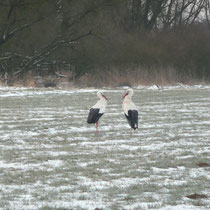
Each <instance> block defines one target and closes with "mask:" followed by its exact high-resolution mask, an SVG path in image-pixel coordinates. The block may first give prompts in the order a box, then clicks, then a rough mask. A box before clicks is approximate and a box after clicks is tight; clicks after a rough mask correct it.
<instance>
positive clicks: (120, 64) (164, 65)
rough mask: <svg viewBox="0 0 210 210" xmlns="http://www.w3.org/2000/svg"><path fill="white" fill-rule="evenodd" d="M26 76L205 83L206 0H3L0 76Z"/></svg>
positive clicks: (209, 71)
mask: <svg viewBox="0 0 210 210" xmlns="http://www.w3.org/2000/svg"><path fill="white" fill-rule="evenodd" d="M28 75H31V76H32V77H35V78H41V77H49V76H51V77H52V78H55V77H57V78H66V79H67V80H68V82H71V81H78V82H79V81H80V82H84V81H86V83H85V85H89V86H91V85H95V86H97V85H98V83H101V84H102V85H111V84H119V83H121V84H122V83H126V82H129V83H145V84H146V83H160V84H162V83H173V82H183V83H186V82H190V81H191V82H196V81H199V82H209V81H210V3H209V0H0V78H1V80H5V81H6V83H7V84H11V85H12V84H14V82H15V81H17V80H21V79H22V80H23V81H26V80H27V79H28V78H29V76H28ZM53 80H55V79H53ZM48 83H49V81H48ZM49 86H50V85H49Z"/></svg>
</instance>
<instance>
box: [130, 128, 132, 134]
mask: <svg viewBox="0 0 210 210" xmlns="http://www.w3.org/2000/svg"><path fill="white" fill-rule="evenodd" d="M130 136H132V128H131V129H130Z"/></svg>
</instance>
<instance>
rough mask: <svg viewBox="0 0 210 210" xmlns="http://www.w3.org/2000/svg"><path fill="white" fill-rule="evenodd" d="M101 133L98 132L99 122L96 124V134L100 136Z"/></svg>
mask: <svg viewBox="0 0 210 210" xmlns="http://www.w3.org/2000/svg"><path fill="white" fill-rule="evenodd" d="M98 133H99V131H98V122H96V134H98Z"/></svg>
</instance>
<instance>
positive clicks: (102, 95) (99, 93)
mask: <svg viewBox="0 0 210 210" xmlns="http://www.w3.org/2000/svg"><path fill="white" fill-rule="evenodd" d="M97 96H98V97H99V98H100V99H101V98H105V99H106V100H107V101H108V98H107V97H106V96H105V95H104V94H103V92H101V91H98V92H97Z"/></svg>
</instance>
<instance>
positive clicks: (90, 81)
mask: <svg viewBox="0 0 210 210" xmlns="http://www.w3.org/2000/svg"><path fill="white" fill-rule="evenodd" d="M95 72H96V73H95V74H86V75H85V76H82V77H81V78H80V82H79V83H82V84H83V85H84V86H95V87H103V86H107V87H116V86H132V85H153V84H158V85H168V84H170V85H173V84H177V83H179V82H180V83H187V84H189V83H194V82H195V81H194V80H193V78H190V76H184V75H180V74H179V73H178V72H177V70H176V69H175V68H173V67H168V68H156V69H155V68H154V67H153V68H145V67H141V66H139V67H135V68H133V69H131V68H127V69H124V70H120V69H119V68H115V67H111V68H110V69H106V70H96V71H95Z"/></svg>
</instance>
